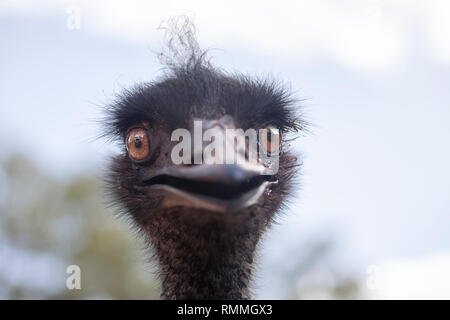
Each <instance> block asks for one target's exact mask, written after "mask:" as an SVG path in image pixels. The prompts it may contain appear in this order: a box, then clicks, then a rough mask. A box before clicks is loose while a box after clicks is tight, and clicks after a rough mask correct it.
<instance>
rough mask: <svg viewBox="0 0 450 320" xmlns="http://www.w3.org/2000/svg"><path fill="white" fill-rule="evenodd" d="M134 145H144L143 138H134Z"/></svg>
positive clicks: (137, 146) (138, 146)
mask: <svg viewBox="0 0 450 320" xmlns="http://www.w3.org/2000/svg"><path fill="white" fill-rule="evenodd" d="M134 146H135V147H136V148H140V147H142V140H141V138H138V137H136V138H134Z"/></svg>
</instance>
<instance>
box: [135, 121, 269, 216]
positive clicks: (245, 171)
mask: <svg viewBox="0 0 450 320" xmlns="http://www.w3.org/2000/svg"><path fill="white" fill-rule="evenodd" d="M204 123H205V122H204ZM230 123H232V120H230V118H229V117H226V118H221V119H219V120H214V121H207V122H206V125H207V128H214V129H218V130H223V131H224V130H225V129H226V128H229V127H230ZM233 139H234V138H233ZM233 145H234V144H233ZM222 151H223V150H222ZM200 152H202V151H200ZM194 153H195V151H194ZM215 154H223V152H216V153H215ZM234 156H235V158H234V159H236V161H235V162H234V164H217V162H214V161H208V163H212V164H198V165H172V166H169V167H164V168H162V169H146V171H144V172H142V175H141V176H142V185H143V186H144V187H145V188H146V189H147V190H148V192H151V194H152V195H153V196H161V199H162V204H161V206H162V207H166V208H170V207H176V206H184V207H191V208H198V209H205V210H209V211H217V212H233V211H238V210H241V209H244V208H246V207H249V206H252V205H254V204H256V203H257V202H258V200H259V199H260V198H261V197H262V195H263V194H264V192H265V191H266V189H267V188H268V187H269V186H270V185H271V184H273V183H276V182H277V181H276V176H275V175H267V174H264V172H265V167H264V166H263V165H262V164H260V163H257V162H255V163H253V162H252V163H251V162H249V161H246V160H245V152H243V150H239V149H238V148H236V149H234ZM202 157H203V159H205V155H204V154H202ZM209 160H211V159H209Z"/></svg>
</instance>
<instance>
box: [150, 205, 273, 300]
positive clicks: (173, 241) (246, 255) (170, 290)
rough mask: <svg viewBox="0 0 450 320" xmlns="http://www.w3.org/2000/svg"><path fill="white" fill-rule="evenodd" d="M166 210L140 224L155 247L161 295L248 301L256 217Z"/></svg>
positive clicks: (261, 226)
mask: <svg viewBox="0 0 450 320" xmlns="http://www.w3.org/2000/svg"><path fill="white" fill-rule="evenodd" d="M224 215H225V214H219V213H218V214H217V215H216V214H214V215H213V214H211V213H210V212H187V211H183V212H180V211H175V210H171V211H169V212H167V213H166V214H164V215H161V216H159V217H157V218H155V219H152V222H151V223H150V224H148V225H147V226H146V228H147V229H148V230H147V231H148V234H149V235H150V238H151V242H152V244H153V246H154V248H155V250H156V255H157V257H158V260H159V265H160V275H161V279H162V297H163V298H165V299H248V298H250V294H249V283H250V281H251V273H252V269H253V261H254V254H255V249H256V246H257V243H258V241H259V239H260V236H261V234H262V231H263V229H264V226H265V224H266V223H265V221H263V220H262V219H261V218H258V215H255V214H252V213H245V214H241V215H239V216H237V217H236V216H233V217H232V218H227V216H224Z"/></svg>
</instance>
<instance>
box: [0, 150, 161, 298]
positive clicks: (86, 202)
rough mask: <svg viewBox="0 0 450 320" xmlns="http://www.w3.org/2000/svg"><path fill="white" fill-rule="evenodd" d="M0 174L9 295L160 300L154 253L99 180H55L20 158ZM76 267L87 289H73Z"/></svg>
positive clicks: (2, 265)
mask: <svg viewBox="0 0 450 320" xmlns="http://www.w3.org/2000/svg"><path fill="white" fill-rule="evenodd" d="M0 174H1V176H3V179H2V180H3V183H2V184H0V197H1V198H2V199H3V200H2V201H1V202H0V212H1V215H0V241H1V243H2V244H1V246H0V260H1V259H2V258H3V261H1V262H0V287H2V288H6V289H3V290H6V298H13V299H22V298H42V299H69V298H70V299H73V298H76V299H88V298H113V299H133V298H143V299H156V298H158V297H159V289H158V287H157V282H156V281H155V276H154V273H153V272H152V270H151V269H150V266H149V264H148V263H147V262H146V261H145V260H146V259H145V257H146V256H148V254H149V252H148V250H147V249H144V248H145V246H144V243H143V242H142V239H140V237H139V236H138V235H136V234H135V233H133V231H132V230H130V229H129V226H128V224H127V223H125V221H122V220H121V219H115V218H114V214H113V213H112V212H111V211H112V210H107V209H105V207H106V204H105V201H104V200H103V193H102V188H101V185H100V182H99V181H100V179H98V177H92V176H81V177H74V178H73V177H72V178H71V179H70V180H68V181H66V180H65V179H60V178H54V177H50V176H49V175H46V174H44V173H43V172H41V171H39V170H38V169H37V168H36V167H35V166H34V165H33V164H32V163H30V162H29V161H27V160H26V159H25V158H23V157H20V156H14V157H11V158H9V159H8V160H7V161H6V162H5V163H3V164H2V166H1V167H0ZM143 257H144V258H143ZM69 265H78V266H80V268H81V290H76V289H75V290H69V289H67V288H66V278H67V277H68V274H66V268H67V266H69ZM49 266H51V268H50V267H49ZM43 273H44V274H46V277H43V276H42V274H43ZM46 278H47V280H48V281H47V282H46V283H42V281H43V279H46ZM3 295H5V292H3Z"/></svg>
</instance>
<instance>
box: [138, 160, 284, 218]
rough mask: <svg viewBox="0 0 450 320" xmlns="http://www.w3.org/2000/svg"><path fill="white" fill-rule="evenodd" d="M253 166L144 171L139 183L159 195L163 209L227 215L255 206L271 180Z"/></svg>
mask: <svg viewBox="0 0 450 320" xmlns="http://www.w3.org/2000/svg"><path fill="white" fill-rule="evenodd" d="M261 172H262V168H260V167H259V166H257V165H250V164H244V165H237V164H236V165H234V164H232V165H228V164H223V165H217V164H214V165H206V164H203V165H196V166H180V167H169V168H164V169H162V170H158V171H148V172H147V173H146V174H145V177H144V179H143V183H144V184H145V186H146V187H148V189H149V192H152V193H153V194H158V195H161V196H162V198H163V203H162V206H163V207H174V206H188V207H194V208H202V209H206V210H210V211H219V212H231V211H237V210H240V209H243V208H246V207H249V206H251V205H253V204H255V203H256V202H257V201H258V200H259V199H260V197H261V196H262V195H263V193H264V192H265V190H266V189H267V187H268V186H269V185H270V184H272V183H276V179H275V177H274V176H269V175H263V174H261Z"/></svg>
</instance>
